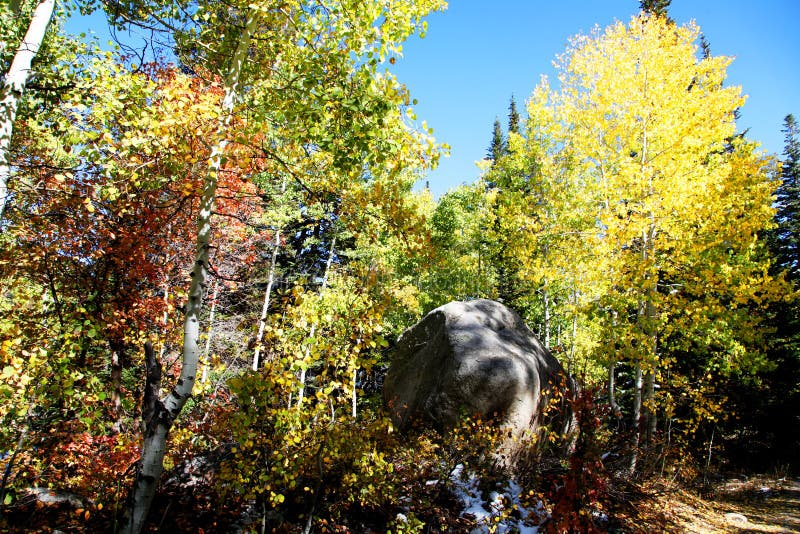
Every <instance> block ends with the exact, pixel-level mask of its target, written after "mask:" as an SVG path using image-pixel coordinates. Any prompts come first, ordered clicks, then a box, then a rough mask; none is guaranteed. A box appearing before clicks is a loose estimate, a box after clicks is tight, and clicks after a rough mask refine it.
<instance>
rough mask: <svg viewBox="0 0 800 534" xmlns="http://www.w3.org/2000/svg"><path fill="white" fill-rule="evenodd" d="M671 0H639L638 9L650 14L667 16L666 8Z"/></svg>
mask: <svg viewBox="0 0 800 534" xmlns="http://www.w3.org/2000/svg"><path fill="white" fill-rule="evenodd" d="M671 1H672V0H641V1H640V2H639V9H641V10H642V11H644V12H645V13H648V14H650V15H658V16H661V17H667V18H669V14H668V13H667V9H669V4H670V3H671Z"/></svg>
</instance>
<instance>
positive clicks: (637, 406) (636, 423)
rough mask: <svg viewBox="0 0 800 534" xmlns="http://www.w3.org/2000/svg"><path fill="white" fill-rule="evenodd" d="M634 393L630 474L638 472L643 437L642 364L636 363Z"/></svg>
mask: <svg viewBox="0 0 800 534" xmlns="http://www.w3.org/2000/svg"><path fill="white" fill-rule="evenodd" d="M635 375H636V376H635V378H634V391H633V438H632V442H631V459H630V464H629V466H628V470H629V471H630V474H633V473H635V472H636V464H637V462H638V460H639V440H640V436H641V433H642V432H641V428H640V427H641V424H642V362H641V361H637V362H636V368H635Z"/></svg>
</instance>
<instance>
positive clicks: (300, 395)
mask: <svg viewBox="0 0 800 534" xmlns="http://www.w3.org/2000/svg"><path fill="white" fill-rule="evenodd" d="M335 247H336V237H335V236H334V238H333V240H332V241H331V250H330V252H328V261H327V263H326V264H325V274H323V275H322V287H320V290H319V294H320V297H321V296H322V293H323V292H324V291H325V288H326V287H328V274H329V273H330V271H331V263H333V251H334V249H335ZM316 333H317V323H314V324H312V325H311V333H310V334H309V336H308V337H310V338H312V339H313V338H314V334H316ZM310 353H311V345H310V344H308V345H306V351H305V354H304V355H303V360H304V361H305V360H307V359H308V355H309V354H310ZM305 389H306V368H305V367H303V368H301V369H300V391H299V392H298V394H297V407H298V408H300V406H301V405H302V404H303V397H304V396H305ZM289 404H291V402H290V403H289Z"/></svg>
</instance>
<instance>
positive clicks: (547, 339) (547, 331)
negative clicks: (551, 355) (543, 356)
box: [543, 280, 550, 350]
mask: <svg viewBox="0 0 800 534" xmlns="http://www.w3.org/2000/svg"><path fill="white" fill-rule="evenodd" d="M544 283H545V289H544V290H543V293H544V346H545V348H546V349H548V350H549V349H550V292H549V291H548V290H547V280H545V282H544Z"/></svg>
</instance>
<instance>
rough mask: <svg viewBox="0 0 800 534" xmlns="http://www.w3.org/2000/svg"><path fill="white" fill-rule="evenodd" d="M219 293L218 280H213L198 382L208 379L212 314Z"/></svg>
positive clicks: (212, 326)
mask: <svg viewBox="0 0 800 534" xmlns="http://www.w3.org/2000/svg"><path fill="white" fill-rule="evenodd" d="M218 294H219V282H218V281H216V280H214V289H213V290H211V311H210V312H209V313H208V333H207V334H206V347H205V349H204V350H203V375H202V376H201V378H200V383H201V384H205V383H206V380H208V368H209V367H210V365H209V362H208V357H209V355H210V354H211V338H213V337H214V314H215V313H216V311H217V295H218Z"/></svg>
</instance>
